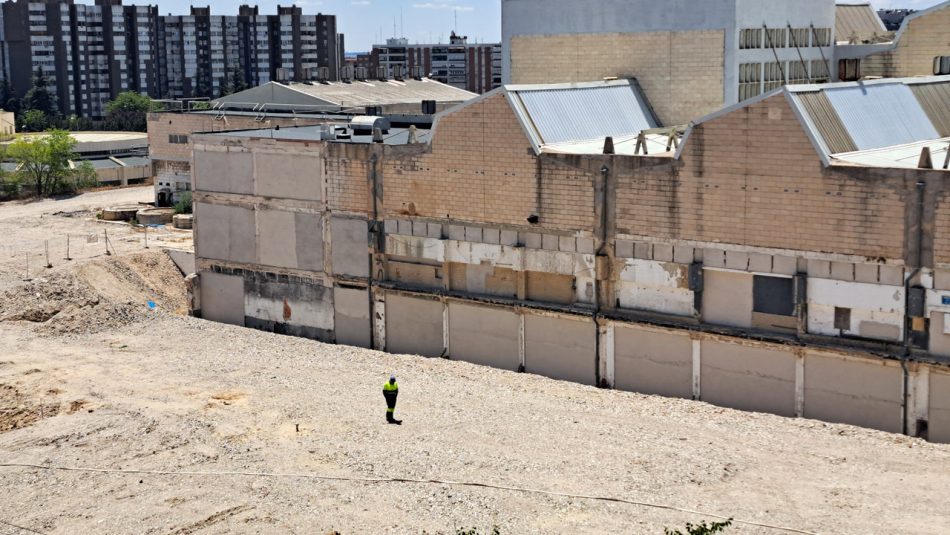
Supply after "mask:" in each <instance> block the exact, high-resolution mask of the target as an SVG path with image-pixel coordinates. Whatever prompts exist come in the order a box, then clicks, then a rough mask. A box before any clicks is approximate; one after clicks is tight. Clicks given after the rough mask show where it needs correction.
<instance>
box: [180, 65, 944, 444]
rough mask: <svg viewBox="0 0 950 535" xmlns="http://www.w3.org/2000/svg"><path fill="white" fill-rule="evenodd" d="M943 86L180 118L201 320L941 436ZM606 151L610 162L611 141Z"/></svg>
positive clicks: (909, 82) (524, 93) (541, 95)
mask: <svg viewBox="0 0 950 535" xmlns="http://www.w3.org/2000/svg"><path fill="white" fill-rule="evenodd" d="M948 87H950V78H948V77H931V78H914V79H902V80H880V81H874V82H865V83H861V84H853V83H844V84H827V85H801V86H788V87H785V88H782V89H779V90H776V91H773V92H770V93H769V94H767V95H763V96H760V97H757V98H755V99H753V100H751V101H749V102H745V103H742V104H739V105H735V106H733V107H730V108H726V109H724V110H722V111H719V112H716V113H714V114H712V115H709V116H706V117H704V118H702V119H700V120H697V121H695V122H693V123H691V124H690V125H689V126H688V128H686V127H684V126H676V125H662V123H661V122H660V121H659V120H658V119H657V117H656V116H655V114H654V113H653V111H652V108H651V106H650V104H649V101H648V99H647V98H646V97H645V96H644V94H643V92H642V91H641V90H640V88H639V86H638V84H637V83H636V82H635V81H632V80H618V81H605V82H594V83H582V84H554V85H536V86H505V87H503V88H500V89H498V90H495V91H493V92H491V93H488V94H486V95H483V96H481V97H479V98H477V99H475V100H472V101H469V102H468V103H466V104H464V105H462V106H459V107H456V108H453V109H451V110H448V111H446V112H444V113H442V114H440V115H438V116H437V119H436V121H435V124H434V125H433V128H432V129H431V130H428V129H421V128H420V129H417V128H392V129H390V130H389V131H383V128H375V127H372V128H367V127H365V126H364V127H362V128H364V129H363V130H359V128H360V127H359V126H358V124H359V123H358V124H357V125H356V126H351V127H347V128H334V129H332V132H333V136H332V137H331V136H327V132H328V130H327V128H326V127H322V126H309V127H299V128H281V129H279V130H277V129H259V130H251V131H244V132H225V133H208V134H198V135H195V136H194V152H193V168H194V175H195V177H194V190H195V193H194V195H195V216H196V220H195V229H196V230H195V240H196V254H197V271H198V277H199V282H198V284H200V287H199V288H198V289H197V291H196V297H197V299H196V303H194V306H195V309H196V313H198V314H200V315H201V316H203V317H205V318H207V319H210V320H214V321H221V322H225V323H232V324H236V325H244V326H249V327H255V328H259V329H264V330H268V331H273V332H278V333H285V334H292V335H299V336H306V337H310V338H314V339H318V340H322V341H326V342H337V343H344V344H351V345H358V346H363V347H371V348H376V349H380V350H385V351H389V352H395V353H413V354H420V355H425V356H429V357H444V358H451V359H458V360H464V361H469V362H474V363H478V364H485V365H489V366H495V367H499V368H505V369H510V370H520V371H524V372H528V373H536V374H540V375H546V376H549V377H554V378H558V379H565V380H571V381H577V382H581V383H585V384H590V385H598V386H604V387H612V388H617V389H622V390H629V391H635V392H643V393H648V394H660V395H665V396H672V397H684V398H692V399H701V400H704V401H707V402H710V403H714V404H717V405H722V406H727V407H734V408H739V409H744V410H754V411H761V412H769V413H774V414H779V415H784V416H799V417H807V418H815V419H821V420H826V421H833V422H845V423H852V424H856V425H862V426H867V427H872V428H878V429H883V430H887V431H892V432H898V433H900V432H903V433H907V434H909V435H914V436H924V437H928V438H930V439H931V440H935V441H942V442H950V367H948V366H947V364H948V363H950V334H948V333H950V329H948V328H947V327H946V326H947V325H950V321H947V319H948V317H950V230H948V229H950V224H948V221H950V204H948V203H947V201H946V200H945V199H946V195H947V191H948V190H947V186H945V183H946V179H947V177H948V176H950V175H948V174H947V173H948V171H947V167H948V163H950V161H948V157H947V147H948V145H950V120H948V119H950V117H948V116H947V110H948V109H950V98H948V95H950V93H948V92H947V88H948ZM605 152H606V153H607V154H605Z"/></svg>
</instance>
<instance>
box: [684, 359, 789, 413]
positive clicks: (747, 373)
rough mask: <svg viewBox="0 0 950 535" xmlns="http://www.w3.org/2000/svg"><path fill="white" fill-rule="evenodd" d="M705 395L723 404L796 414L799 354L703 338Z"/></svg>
mask: <svg viewBox="0 0 950 535" xmlns="http://www.w3.org/2000/svg"><path fill="white" fill-rule="evenodd" d="M702 399H703V401H707V402H709V403H712V404H714V405H719V406H721V407H731V408H733V409H740V410H746V411H756V412H768V413H772V414H778V415H780V416H794V415H795V355H794V354H793V353H792V352H791V351H783V350H780V349H770V348H766V347H749V346H742V345H737V344H730V343H727V342H722V341H718V340H703V342H702Z"/></svg>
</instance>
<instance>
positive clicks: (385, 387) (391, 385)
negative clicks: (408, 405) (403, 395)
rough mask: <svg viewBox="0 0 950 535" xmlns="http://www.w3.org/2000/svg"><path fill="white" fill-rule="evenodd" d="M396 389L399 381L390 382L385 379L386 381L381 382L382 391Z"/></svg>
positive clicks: (393, 390)
mask: <svg viewBox="0 0 950 535" xmlns="http://www.w3.org/2000/svg"><path fill="white" fill-rule="evenodd" d="M397 390H399V383H390V382H389V381H386V383H385V384H383V391H384V392H395V391H397Z"/></svg>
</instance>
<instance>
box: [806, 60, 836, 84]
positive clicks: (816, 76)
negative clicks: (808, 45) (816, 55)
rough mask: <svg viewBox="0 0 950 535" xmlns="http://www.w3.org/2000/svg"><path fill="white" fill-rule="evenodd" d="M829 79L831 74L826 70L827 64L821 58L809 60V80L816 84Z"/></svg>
mask: <svg viewBox="0 0 950 535" xmlns="http://www.w3.org/2000/svg"><path fill="white" fill-rule="evenodd" d="M830 80H831V74H830V73H829V72H828V64H827V63H825V62H824V61H823V60H817V59H816V60H814V61H812V62H811V81H812V82H814V83H817V84H820V83H825V82H828V81H830Z"/></svg>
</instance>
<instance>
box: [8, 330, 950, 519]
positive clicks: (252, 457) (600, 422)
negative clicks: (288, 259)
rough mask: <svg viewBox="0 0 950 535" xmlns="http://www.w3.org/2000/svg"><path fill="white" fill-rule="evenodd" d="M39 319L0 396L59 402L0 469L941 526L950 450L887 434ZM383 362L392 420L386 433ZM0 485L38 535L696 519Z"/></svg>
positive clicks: (556, 508) (103, 479) (11, 443)
mask: <svg viewBox="0 0 950 535" xmlns="http://www.w3.org/2000/svg"><path fill="white" fill-rule="evenodd" d="M34 329H36V327H33V326H30V325H25V324H11V323H6V324H0V347H3V348H5V349H4V351H3V357H2V358H0V362H2V364H0V383H2V384H4V385H8V386H12V387H13V388H14V389H15V390H16V394H15V395H13V396H12V397H13V398H15V399H10V398H11V395H10V394H7V395H6V397H7V399H3V401H2V402H0V405H9V404H10V403H11V401H13V404H15V405H17V406H21V407H23V406H32V407H39V408H40V409H38V410H43V411H45V412H46V415H47V416H48V414H49V413H50V412H52V411H51V410H50V409H49V407H50V406H58V407H59V410H58V411H57V412H56V414H55V415H54V416H52V417H40V418H36V420H35V421H33V422H32V423H29V424H27V426H26V427H20V428H17V429H13V430H10V431H7V432H5V433H0V462H34V463H40V464H47V463H52V464H57V465H69V466H95V467H109V468H123V469H130V468H142V469H150V470H188V471H253V472H282V473H319V474H324V475H332V476H346V477H351V476H356V477H407V478H421V479H429V478H438V479H448V480H464V481H478V482H486V483H494V484H500V485H510V486H519V487H532V488H538V489H544V490H551V491H559V492H568V493H577V494H596V495H606V496H615V497H623V498H627V499H633V500H642V501H648V502H654V503H665V504H670V505H675V506H678V507H684V508H690V509H699V510H702V511H706V512H710V513H718V514H723V515H729V516H735V517H737V518H742V519H746V520H755V521H760V522H764V523H768V524H780V525H785V526H790V527H796V528H799V529H805V530H810V531H816V532H821V533H940V532H944V533H945V532H947V529H948V528H950V516H948V515H950V512H948V510H947V508H946V494H945V491H946V489H948V488H950V447H947V446H939V445H931V444H927V443H924V442H920V441H917V440H912V439H908V438H905V437H901V436H895V435H888V434H885V433H878V432H874V431H868V430H863V429H857V428H852V427H848V426H838V425H829V424H823V423H819V422H814V421H808V420H789V419H783V418H779V417H774V416H769V415H761V414H748V413H741V412H736V411H732V410H727V409H721V408H716V407H712V406H709V405H706V404H703V403H695V402H690V401H681V400H669V399H663V398H656V397H647V396H641V395H636V394H629V393H622V392H614V391H604V390H598V389H594V388H589V387H585V386H580V385H574V384H569V383H561V382H557V381H552V380H548V379H545V378H541V377H536V376H530V375H519V374H514V373H508V372H502V371H497V370H490V369H485V368H480V367H476V366H472V365H468V364H465V363H459V362H451V361H444V360H429V359H424V358H421V357H411V356H393V355H386V354H382V353H377V352H373V351H367V350H361V349H354V348H346V347H338V346H329V345H322V344H319V343H315V342H311V341H307V340H300V339H294V338H287V337H280V336H276V335H270V334H265V333H259V332H255V331H250V330H245V329H239V328H234V327H228V326H222V325H216V324H211V323H207V322H204V321H201V320H195V319H191V318H183V317H176V316H171V315H167V314H166V313H164V312H161V311H159V312H156V313H155V315H154V317H151V318H147V319H145V320H143V321H141V322H138V323H135V324H133V325H129V326H126V327H123V328H121V329H120V330H118V331H115V332H111V333H99V334H85V335H67V336H51V337H50V336H44V337H37V336H35V335H34V332H33V331H34ZM390 372H394V373H396V374H397V376H398V377H399V378H400V379H399V381H400V386H401V392H402V396H401V397H400V401H399V406H398V409H397V414H398V415H399V416H400V417H402V418H404V419H405V425H403V426H402V427H393V426H387V425H386V424H385V423H384V415H385V412H384V411H385V404H384V402H383V399H382V395H381V392H380V390H381V386H382V383H383V381H384V380H385V379H386V378H387V377H388V376H389V373H390ZM0 391H2V390H0ZM43 407H45V408H43ZM0 408H2V407H0ZM90 411H91V412H90ZM297 424H299V426H300V432H297V431H296V426H297ZM0 429H3V427H2V426H0ZM0 497H2V501H3V503H4V507H3V508H2V513H0V520H4V521H8V522H14V523H18V524H20V525H25V526H28V527H30V528H32V529H36V530H38V531H42V532H48V533H88V532H95V533H130V532H139V533H224V532H246V533H315V532H316V533H321V532H331V531H333V530H339V531H340V532H342V533H370V532H372V533H383V532H387V533H407V532H408V533H421V532H422V531H423V530H425V531H427V532H429V533H440V532H442V533H454V530H455V528H458V527H462V526H469V527H471V526H477V527H480V528H481V529H483V530H486V529H488V528H490V527H491V526H493V525H498V526H499V527H500V528H501V530H502V533H505V534H508V533H557V532H559V533H605V532H623V533H662V531H663V527H664V526H669V527H673V526H683V525H684V524H685V523H686V522H687V521H694V522H695V521H698V520H703V519H704V518H703V517H702V516H695V515H689V514H684V513H677V512H671V511H662V510H655V509H645V508H641V507H635V506H630V505H623V504H611V503H605V502H594V501H589V500H581V499H567V498H553V497H548V496H539V495H531V494H521V493H514V492H510V491H501V490H492V489H481V488H458V487H447V486H432V485H418V484H366V483H357V482H324V481H313V480H305V479H297V478H260V477H236V476H218V477H211V476H138V475H112V474H89V473H74V472H43V471H36V470H23V469H13V468H0ZM707 518H708V517H707ZM730 532H731V533H762V532H765V531H764V530H762V529H759V528H736V529H733V530H730Z"/></svg>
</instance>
